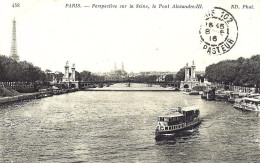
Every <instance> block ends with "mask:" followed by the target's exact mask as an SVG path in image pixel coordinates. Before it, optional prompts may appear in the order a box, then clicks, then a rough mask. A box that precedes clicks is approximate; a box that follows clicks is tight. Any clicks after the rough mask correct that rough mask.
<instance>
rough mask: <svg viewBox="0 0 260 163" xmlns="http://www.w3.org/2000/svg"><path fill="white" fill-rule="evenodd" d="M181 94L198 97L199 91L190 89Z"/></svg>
mask: <svg viewBox="0 0 260 163" xmlns="http://www.w3.org/2000/svg"><path fill="white" fill-rule="evenodd" d="M183 93H184V94H187V95H199V91H195V90H191V89H184V90H183Z"/></svg>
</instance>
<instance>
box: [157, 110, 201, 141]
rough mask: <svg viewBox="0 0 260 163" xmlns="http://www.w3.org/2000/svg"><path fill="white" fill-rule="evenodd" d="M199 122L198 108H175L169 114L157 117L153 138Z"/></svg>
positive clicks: (187, 127) (190, 126)
mask: <svg viewBox="0 0 260 163" xmlns="http://www.w3.org/2000/svg"><path fill="white" fill-rule="evenodd" d="M200 122H201V120H200V110H199V109H198V108H194V107H186V108H181V107H178V108H175V109H174V111H173V113H171V114H170V115H166V116H159V117H158V125H157V127H156V130H155V139H157V138H159V137H160V136H164V135H167V134H171V133H174V132H178V131H180V130H184V129H189V128H192V127H193V126H196V125H198V124H200Z"/></svg>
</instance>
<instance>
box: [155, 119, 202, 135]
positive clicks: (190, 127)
mask: <svg viewBox="0 0 260 163" xmlns="http://www.w3.org/2000/svg"><path fill="white" fill-rule="evenodd" d="M200 123H201V120H199V121H197V122H194V123H192V124H190V125H188V126H185V127H183V128H179V129H176V130H168V131H165V130H158V129H156V130H155V139H156V140H157V139H160V138H162V137H165V136H167V135H172V134H174V133H178V132H180V131H183V130H189V129H192V128H193V127H196V126H198V125H199V124H200Z"/></svg>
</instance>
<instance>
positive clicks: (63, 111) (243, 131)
mask: <svg viewBox="0 0 260 163" xmlns="http://www.w3.org/2000/svg"><path fill="white" fill-rule="evenodd" d="M191 105H192V106H195V105H196V106H199V108H200V113H201V118H202V120H203V122H202V123H201V124H200V125H199V126H198V127H197V128H195V129H193V130H187V131H183V132H181V133H179V134H177V135H173V137H169V138H166V139H162V140H161V141H156V140H155V139H154V138H155V136H154V131H155V127H156V125H157V116H158V115H162V114H164V113H166V112H169V109H170V108H171V107H176V106H183V107H185V106H191ZM259 122H260V118H259V117H258V116H257V114H256V113H252V112H244V111H241V110H238V109H234V108H233V107H232V105H231V104H229V103H223V102H214V101H204V100H202V99H201V98H200V97H199V96H188V95H184V94H182V93H181V92H93V91H92V92H75V93H71V94H64V95H60V96H53V97H48V98H44V99H40V100H32V101H27V102H21V103H15V104H12V105H5V106H2V107H1V110H0V130H1V132H0V151H1V152H0V154H1V157H0V162H80V161H82V162H238V160H239V162H257V161H259V153H260V143H259V139H260V126H259Z"/></svg>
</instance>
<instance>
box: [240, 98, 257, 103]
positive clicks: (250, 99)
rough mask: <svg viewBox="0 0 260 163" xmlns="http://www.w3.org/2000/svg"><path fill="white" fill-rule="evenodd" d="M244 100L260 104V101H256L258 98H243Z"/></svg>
mask: <svg viewBox="0 0 260 163" xmlns="http://www.w3.org/2000/svg"><path fill="white" fill-rule="evenodd" d="M242 99H243V100H248V101H254V102H260V100H259V99H256V98H248V97H244V98H242Z"/></svg>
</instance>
